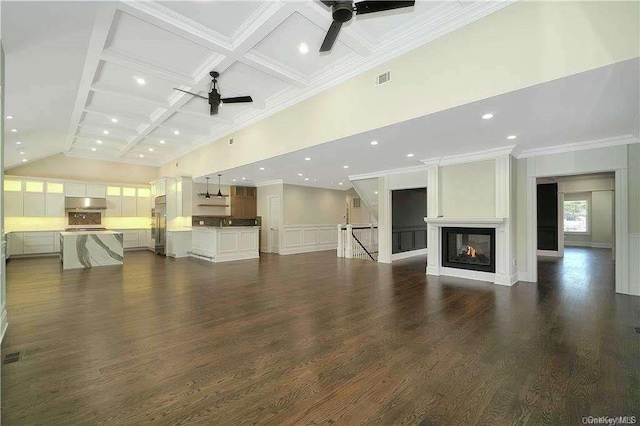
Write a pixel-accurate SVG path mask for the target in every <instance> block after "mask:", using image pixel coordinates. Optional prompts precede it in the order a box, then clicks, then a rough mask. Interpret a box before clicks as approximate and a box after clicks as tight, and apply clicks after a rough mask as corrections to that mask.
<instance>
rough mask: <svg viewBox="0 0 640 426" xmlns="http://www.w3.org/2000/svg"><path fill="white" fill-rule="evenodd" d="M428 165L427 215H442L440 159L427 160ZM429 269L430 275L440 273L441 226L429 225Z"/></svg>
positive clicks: (433, 217) (431, 217) (432, 216)
mask: <svg viewBox="0 0 640 426" xmlns="http://www.w3.org/2000/svg"><path fill="white" fill-rule="evenodd" d="M424 163H425V164H426V165H427V217H428V218H430V219H435V218H437V217H438V216H440V166H439V165H438V163H439V160H435V161H425V162H424ZM427 250H428V252H427V270H426V273H427V274H429V275H440V227H438V226H435V225H429V224H428V225H427Z"/></svg>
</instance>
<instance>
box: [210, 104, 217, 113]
mask: <svg viewBox="0 0 640 426" xmlns="http://www.w3.org/2000/svg"><path fill="white" fill-rule="evenodd" d="M209 105H210V106H211V109H210V110H209V115H217V114H218V105H215V104H209Z"/></svg>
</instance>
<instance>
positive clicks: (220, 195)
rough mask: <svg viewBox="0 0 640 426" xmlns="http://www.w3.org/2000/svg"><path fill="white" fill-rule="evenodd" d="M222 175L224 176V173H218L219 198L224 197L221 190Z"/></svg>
mask: <svg viewBox="0 0 640 426" xmlns="http://www.w3.org/2000/svg"><path fill="white" fill-rule="evenodd" d="M220 177H222V175H221V174H220V173H218V198H222V192H221V191H220Z"/></svg>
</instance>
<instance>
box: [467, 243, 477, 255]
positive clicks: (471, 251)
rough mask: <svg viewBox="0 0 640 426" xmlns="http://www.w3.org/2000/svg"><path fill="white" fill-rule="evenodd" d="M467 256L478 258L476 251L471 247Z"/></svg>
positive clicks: (468, 248)
mask: <svg viewBox="0 0 640 426" xmlns="http://www.w3.org/2000/svg"><path fill="white" fill-rule="evenodd" d="M467 256H471V257H476V249H474V248H473V247H471V246H469V245H468V246H467Z"/></svg>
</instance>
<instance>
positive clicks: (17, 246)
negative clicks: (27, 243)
mask: <svg viewBox="0 0 640 426" xmlns="http://www.w3.org/2000/svg"><path fill="white" fill-rule="evenodd" d="M8 238H9V239H10V240H11V241H10V242H9V256H15V255H20V254H24V234H23V233H22V232H11V233H9V234H8Z"/></svg>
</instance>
